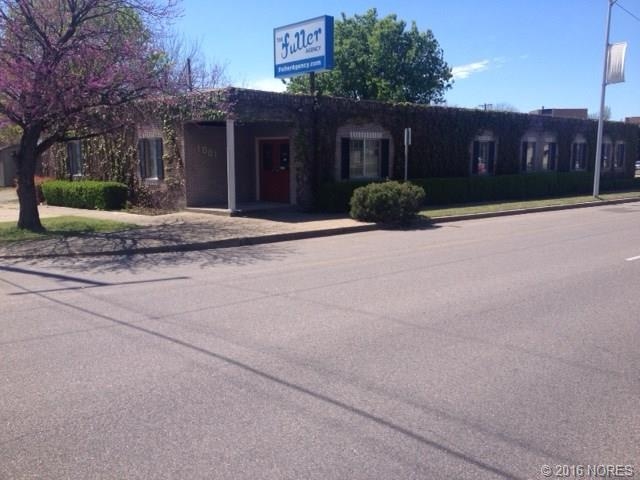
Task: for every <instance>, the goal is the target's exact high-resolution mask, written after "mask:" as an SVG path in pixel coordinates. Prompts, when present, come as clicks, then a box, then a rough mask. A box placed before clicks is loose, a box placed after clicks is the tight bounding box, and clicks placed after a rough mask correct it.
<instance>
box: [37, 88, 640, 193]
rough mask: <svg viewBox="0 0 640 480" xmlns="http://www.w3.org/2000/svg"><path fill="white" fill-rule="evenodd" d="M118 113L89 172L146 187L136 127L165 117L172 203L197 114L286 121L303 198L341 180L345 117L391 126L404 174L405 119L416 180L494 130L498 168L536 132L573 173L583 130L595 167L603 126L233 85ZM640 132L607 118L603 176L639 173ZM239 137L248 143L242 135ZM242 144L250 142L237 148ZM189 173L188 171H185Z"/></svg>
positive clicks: (244, 122) (58, 170)
mask: <svg viewBox="0 0 640 480" xmlns="http://www.w3.org/2000/svg"><path fill="white" fill-rule="evenodd" d="M118 115H120V116H121V117H122V119H123V126H122V128H121V129H120V130H117V131H114V132H113V133H111V134H109V135H104V136H102V137H96V138H93V139H90V140H87V141H85V142H86V144H87V149H86V152H87V155H86V158H85V162H86V164H87V165H86V172H87V174H88V175H89V176H90V177H92V178H93V177H95V178H101V179H113V180H118V181H124V182H125V183H127V184H128V185H130V186H131V188H132V190H134V191H136V192H142V193H143V194H146V193H149V192H145V191H144V190H145V189H148V187H149V186H147V185H144V184H141V183H140V181H139V178H138V177H137V174H138V166H137V153H136V142H137V133H136V132H137V128H138V127H139V126H140V125H146V124H155V125H159V126H160V127H161V129H162V136H163V140H164V148H163V161H164V168H165V178H164V181H163V182H162V183H161V184H160V185H157V186H152V187H153V188H151V190H153V191H155V192H161V193H162V192H164V193H163V194H165V196H166V197H167V198H168V201H169V202H170V203H175V204H181V203H182V204H184V200H185V182H186V183H188V182H189V178H185V175H187V174H186V173H185V158H184V155H185V152H187V151H188V149H186V148H185V145H184V141H185V134H184V128H185V124H187V125H188V124H190V123H192V122H198V121H201V122H221V121H223V120H226V119H234V120H235V121H236V126H237V128H238V129H244V130H243V131H245V132H247V131H250V130H251V128H252V127H251V125H257V124H269V123H272V124H273V125H276V124H280V125H286V131H287V134H288V135H290V138H291V148H292V150H293V154H292V157H293V158H294V159H295V162H296V165H295V167H296V168H295V169H294V172H295V175H296V179H295V182H296V187H297V188H296V193H297V196H298V199H297V200H298V204H299V205H302V206H306V205H310V204H311V203H312V201H313V198H314V196H315V195H316V193H317V191H318V188H319V185H321V184H323V183H326V182H330V181H336V180H337V178H336V171H338V169H337V167H336V166H337V163H336V162H338V161H339V159H338V158H337V156H338V152H339V148H338V142H339V141H340V140H339V138H338V129H339V128H341V127H344V126H345V125H354V126H358V125H362V126H365V125H378V126H379V127H380V128H381V129H382V130H384V131H386V132H389V133H390V135H391V139H390V141H391V149H390V151H391V152H392V155H393V158H392V159H391V165H392V171H391V172H390V175H391V176H392V177H394V178H402V177H403V168H404V147H403V144H404V141H403V138H404V128H405V127H411V129H412V145H411V147H410V155H409V177H410V178H434V177H467V176H469V175H471V154H472V152H471V148H472V142H473V139H474V137H475V136H476V135H478V134H479V133H480V132H484V131H490V132H491V133H492V134H493V136H494V138H495V140H496V163H495V174H496V175H509V174H518V173H519V172H520V149H521V141H522V138H523V136H524V135H525V134H527V133H530V132H534V133H538V134H542V133H545V134H552V135H554V137H555V139H556V141H557V148H558V155H557V161H558V163H557V169H556V170H557V171H558V172H568V171H570V157H571V144H572V142H573V141H574V138H575V137H576V135H578V134H580V135H582V136H583V137H584V139H585V140H586V142H587V160H588V166H587V169H588V170H589V171H593V165H594V157H595V142H596V128H597V123H596V122H595V121H592V120H579V119H568V118H567V119H565V118H553V117H546V116H540V115H529V114H520V113H507V112H486V111H482V110H469V109H460V108H447V107H431V106H417V105H411V104H390V103H381V102H373V101H354V100H348V99H342V98H332V97H319V98H314V97H313V96H309V95H290V94H282V93H272V92H261V91H255V90H246V89H236V88H227V89H222V90H214V91H209V92H200V93H194V94H190V95H187V96H182V97H171V98H163V99H158V100H157V101H155V102H147V103H144V104H140V105H136V106H135V107H134V108H131V109H129V110H127V111H126V112H120V113H118ZM221 125H222V124H221ZM639 131H640V130H639V128H638V126H636V125H631V124H624V123H619V122H606V124H605V135H607V136H608V137H610V139H611V140H612V141H613V142H617V141H624V142H625V144H626V161H625V165H624V170H621V171H611V172H607V173H605V176H607V175H609V176H617V177H625V178H632V177H633V176H634V173H635V170H634V162H635V160H636V159H637V155H638V134H639ZM187 137H188V136H187ZM238 138H239V139H241V140H242V141H249V140H247V139H246V138H244V137H243V136H242V135H239V136H238ZM239 151H241V152H242V151H246V152H249V151H252V150H251V149H242V148H240V150H239ZM187 161H188V159H187ZM49 165H50V166H51V165H52V166H53V172H52V173H53V174H54V175H55V176H59V177H64V176H65V175H67V174H68V170H67V162H66V149H65V148H63V147H60V148H58V149H56V150H55V151H54V155H53V161H51V162H49ZM193 174H194V173H193V172H191V171H189V172H188V175H193ZM254 177H255V174H254ZM253 181H254V182H255V178H254V180H253ZM153 191H152V192H151V193H153ZM167 192H169V193H170V195H168V194H167Z"/></svg>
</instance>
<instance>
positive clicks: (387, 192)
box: [349, 180, 425, 225]
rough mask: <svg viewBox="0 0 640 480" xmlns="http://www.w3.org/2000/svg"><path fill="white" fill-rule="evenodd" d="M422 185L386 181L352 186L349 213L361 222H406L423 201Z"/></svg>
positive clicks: (412, 217) (411, 217)
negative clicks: (353, 187) (355, 187)
mask: <svg viewBox="0 0 640 480" xmlns="http://www.w3.org/2000/svg"><path fill="white" fill-rule="evenodd" d="M424 198H425V191H424V188H422V187H419V186H417V185H413V184H412V183H409V182H405V183H400V182H396V181H393V180H391V181H387V182H384V183H371V184H369V185H365V186H364V187H359V188H357V189H355V190H354V192H353V196H352V197H351V201H350V206H351V210H350V212H349V213H350V215H351V217H352V218H355V219H356V220H360V221H363V222H375V223H385V224H399V225H407V224H408V223H410V222H411V221H412V220H413V219H414V218H415V217H416V215H417V214H418V212H419V211H420V209H421V208H422V205H423V204H424Z"/></svg>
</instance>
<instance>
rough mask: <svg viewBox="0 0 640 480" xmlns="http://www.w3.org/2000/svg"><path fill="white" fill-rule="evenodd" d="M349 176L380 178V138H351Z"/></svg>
mask: <svg viewBox="0 0 640 480" xmlns="http://www.w3.org/2000/svg"><path fill="white" fill-rule="evenodd" d="M349 178H380V140H356V139H352V140H351V142H350V144H349Z"/></svg>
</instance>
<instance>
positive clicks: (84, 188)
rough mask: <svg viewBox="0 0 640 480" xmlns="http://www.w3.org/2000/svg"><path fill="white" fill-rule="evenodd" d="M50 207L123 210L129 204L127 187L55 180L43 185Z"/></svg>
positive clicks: (92, 182)
mask: <svg viewBox="0 0 640 480" xmlns="http://www.w3.org/2000/svg"><path fill="white" fill-rule="evenodd" d="M42 193H43V195H44V198H45V200H46V202H47V204H48V205H58V206H62V207H72V208H85V209H90V210H95V209H97V210H121V209H122V208H124V206H125V204H126V202H127V186H126V185H125V184H123V183H118V182H101V181H96V180H81V181H69V180H53V181H50V182H45V183H43V184H42Z"/></svg>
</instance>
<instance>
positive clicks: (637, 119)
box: [624, 117, 640, 125]
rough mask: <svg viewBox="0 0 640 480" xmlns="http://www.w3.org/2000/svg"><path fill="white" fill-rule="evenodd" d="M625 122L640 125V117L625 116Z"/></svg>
mask: <svg viewBox="0 0 640 480" xmlns="http://www.w3.org/2000/svg"><path fill="white" fill-rule="evenodd" d="M624 123H632V124H634V125H640V117H625V119H624Z"/></svg>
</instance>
